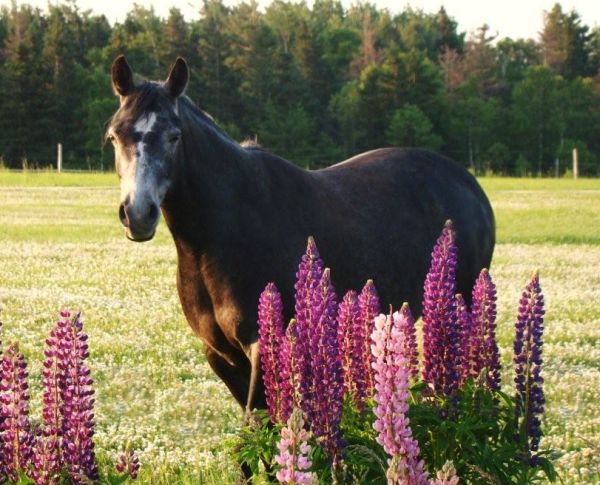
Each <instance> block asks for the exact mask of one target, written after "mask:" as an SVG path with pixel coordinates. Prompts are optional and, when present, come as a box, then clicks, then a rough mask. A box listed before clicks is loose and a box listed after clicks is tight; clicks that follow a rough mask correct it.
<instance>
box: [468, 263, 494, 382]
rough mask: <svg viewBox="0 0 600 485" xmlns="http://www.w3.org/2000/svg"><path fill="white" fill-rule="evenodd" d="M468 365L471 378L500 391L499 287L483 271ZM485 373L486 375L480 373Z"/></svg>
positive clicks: (476, 292) (475, 302)
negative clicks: (497, 312)
mask: <svg viewBox="0 0 600 485" xmlns="http://www.w3.org/2000/svg"><path fill="white" fill-rule="evenodd" d="M467 352H468V355H467V357H466V359H465V360H466V361H467V362H468V366H469V377H473V378H478V377H480V376H481V377H482V378H483V383H484V384H485V385H486V386H487V387H488V388H489V389H493V390H498V389H500V351H499V349H498V343H497V342H496V286H495V285H494V282H493V281H492V277H491V276H490V273H489V271H488V270H487V269H485V268H484V269H482V270H481V273H479V276H478V277H477V280H476V281H475V285H474V286H473V301H472V305H471V320H470V332H469V341H468V349H467ZM482 372H484V375H481V373H482Z"/></svg>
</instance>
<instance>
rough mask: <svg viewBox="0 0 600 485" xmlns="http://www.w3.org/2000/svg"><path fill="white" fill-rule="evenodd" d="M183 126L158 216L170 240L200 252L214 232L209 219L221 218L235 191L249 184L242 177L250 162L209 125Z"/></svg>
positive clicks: (237, 147) (231, 201)
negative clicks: (173, 239)
mask: <svg viewBox="0 0 600 485" xmlns="http://www.w3.org/2000/svg"><path fill="white" fill-rule="evenodd" d="M186 121H187V123H185V124H184V127H183V137H182V147H181V148H180V152H179V156H178V159H179V160H178V163H177V166H176V169H175V172H174V175H173V181H172V186H171V188H170V189H169V192H168V194H167V196H166V197H165V201H164V203H163V213H164V215H165V219H166V221H167V224H168V225H169V228H170V230H171V232H172V234H173V237H174V238H175V239H176V240H178V239H180V240H181V241H182V243H184V244H189V245H192V246H194V247H196V248H200V247H201V246H204V245H206V244H208V242H209V241H207V238H209V237H210V236H211V234H214V232H215V230H216V229H218V228H215V227H214V225H215V223H216V216H215V214H218V213H221V214H223V213H224V212H226V208H227V207H228V206H231V205H232V204H235V200H236V193H237V192H239V190H240V187H241V186H242V185H243V184H244V183H245V182H246V183H251V181H249V180H246V172H247V166H248V164H249V163H252V161H251V160H250V158H251V156H250V155H249V154H248V153H247V152H246V150H244V148H242V147H241V146H239V145H238V144H237V143H235V142H234V141H232V140H231V139H229V138H228V137H227V136H226V135H224V134H222V133H221V132H220V131H219V130H218V128H216V127H214V126H212V124H209V123H208V122H207V124H206V125H202V124H199V123H191V122H190V120H189V118H188V120H186ZM222 223H223V224H227V223H228V221H226V220H224V221H222Z"/></svg>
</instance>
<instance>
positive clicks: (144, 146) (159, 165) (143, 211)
mask: <svg viewBox="0 0 600 485" xmlns="http://www.w3.org/2000/svg"><path fill="white" fill-rule="evenodd" d="M111 75H112V84H113V88H114V90H115V93H116V94H117V95H118V96H119V100H120V103H121V106H120V107H119V109H118V111H117V112H116V113H115V115H114V116H113V118H112V121H111V126H110V128H109V130H108V138H109V139H110V140H111V141H112V143H113V145H114V147H115V167H116V169H117V173H118V174H119V178H120V179H121V204H120V206H119V218H120V219H121V223H122V224H123V226H124V227H125V234H126V235H127V237H128V238H129V239H131V240H133V241H148V240H149V239H152V237H154V233H155V232H156V226H157V224H158V220H159V217H160V209H159V208H160V206H161V204H162V202H163V199H164V197H165V195H166V193H167V191H168V190H169V187H170V185H171V176H172V173H173V171H174V164H175V162H176V159H177V154H178V153H179V152H178V151H179V147H180V145H181V143H180V141H181V122H180V120H179V116H178V110H177V104H178V102H179V99H178V98H179V96H181V94H182V93H183V91H184V90H185V86H186V85H187V82H188V79H189V70H188V67H187V64H186V62H185V61H184V60H183V59H182V58H177V60H176V61H175V63H174V64H173V66H172V67H171V70H170V72H169V75H168V77H167V80H166V81H165V82H164V83H154V82H145V83H142V84H141V85H139V86H136V85H135V83H134V82H133V72H132V71H131V68H130V67H129V64H127V61H126V59H125V57H124V56H119V57H117V58H116V59H115V61H114V62H113V65H112V68H111Z"/></svg>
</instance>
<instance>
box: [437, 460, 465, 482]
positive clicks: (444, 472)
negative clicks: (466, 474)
mask: <svg viewBox="0 0 600 485" xmlns="http://www.w3.org/2000/svg"><path fill="white" fill-rule="evenodd" d="M459 483H460V481H459V478H458V475H457V474H456V468H454V463H452V462H451V461H450V460H448V461H447V462H446V463H444V466H443V467H442V469H441V470H440V471H438V472H437V474H436V478H435V479H434V480H432V481H431V482H430V485H458V484H459Z"/></svg>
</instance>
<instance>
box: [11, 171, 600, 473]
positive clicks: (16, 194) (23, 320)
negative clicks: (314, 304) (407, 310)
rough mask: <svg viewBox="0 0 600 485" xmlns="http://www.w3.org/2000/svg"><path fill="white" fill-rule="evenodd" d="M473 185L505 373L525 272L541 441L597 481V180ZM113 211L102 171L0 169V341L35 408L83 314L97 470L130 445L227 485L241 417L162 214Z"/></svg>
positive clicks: (571, 468)
mask: <svg viewBox="0 0 600 485" xmlns="http://www.w3.org/2000/svg"><path fill="white" fill-rule="evenodd" d="M481 182H482V185H483V186H484V188H485V189H486V191H487V193H488V195H489V197H490V199H491V201H492V205H493V206H494V209H495V212H496V218H497V226H498V245H497V248H496V252H495V256H494V261H493V264H492V271H491V272H492V275H493V277H494V279H495V282H496V283H497V285H498V294H499V312H498V313H499V337H500V343H501V347H502V356H503V360H504V363H505V364H506V365H505V367H508V366H509V362H510V358H511V346H512V335H513V323H514V317H515V314H516V307H517V302H518V298H519V295H520V292H521V291H522V288H523V286H524V285H525V283H526V282H527V280H528V278H529V277H530V275H531V273H532V272H533V271H534V270H536V269H539V271H540V275H541V283H542V288H543V290H544V293H545V296H546V305H547V319H546V331H545V346H544V355H545V368H544V375H545V379H546V391H547V409H548V412H547V414H546V419H545V431H546V437H545V438H544V441H543V444H544V446H545V447H550V448H554V449H556V450H558V451H560V452H561V457H560V458H559V460H558V465H559V470H560V472H561V474H562V476H563V478H564V480H565V483H567V484H591V483H600V464H599V461H598V459H597V455H598V453H599V452H600V449H599V448H600V400H599V399H598V398H597V394H598V384H599V383H600V305H599V304H598V301H599V300H600V271H599V268H600V180H578V181H569V180H532V179H494V178H491V179H483V180H482V181H481ZM117 204H118V187H117V179H116V176H115V175H114V174H108V175H105V174H93V175H90V174H56V173H46V174H44V173H26V174H19V173H7V172H0V318H1V319H2V321H3V322H4V326H3V328H2V330H0V335H1V338H0V340H2V341H3V345H6V344H7V343H8V342H11V341H19V342H20V344H21V349H22V350H23V352H24V353H25V354H26V357H27V358H28V362H29V365H30V373H31V377H32V383H31V384H32V392H31V394H32V399H33V404H34V405H33V409H32V413H33V414H34V415H35V416H39V411H40V405H41V402H40V401H41V396H40V393H39V389H40V368H41V360H42V348H43V347H42V346H43V341H44V338H45V335H46V333H47V331H48V330H49V328H50V327H51V326H52V325H53V323H54V321H55V319H56V315H57V312H58V311H59V310H60V309H61V308H72V309H75V308H81V309H82V311H83V314H84V317H85V321H86V331H87V332H88V333H89V335H90V347H91V357H90V365H91V367H92V372H93V377H94V379H95V381H96V386H95V387H96V392H97V405H96V417H97V419H96V421H97V436H96V441H97V445H98V453H99V455H100V457H101V459H102V461H103V463H105V464H107V463H110V462H111V460H113V459H114V457H115V455H116V453H117V452H118V451H119V450H120V448H121V447H122V446H123V445H125V444H130V445H131V446H133V447H135V448H137V449H139V450H140V457H141V460H142V462H143V466H142V473H141V474H140V478H141V480H140V481H141V483H156V484H175V483H184V484H186V483H189V484H198V483H207V484H227V483H235V474H236V469H235V466H234V465H233V464H232V463H231V460H230V458H229V456H228V455H227V453H225V452H224V451H223V450H224V443H225V442H226V441H227V440H229V439H230V438H231V437H233V436H234V435H235V433H236V430H237V429H238V427H239V425H240V412H239V409H238V408H237V405H236V404H235V403H234V402H233V400H232V399H231V398H230V397H229V395H228V392H227V390H226V389H225V387H224V386H223V385H222V384H221V383H220V382H219V381H218V380H217V379H216V378H215V376H214V375H213V373H212V372H211V370H210V369H209V367H208V365H207V364H206V363H205V361H204V358H203V355H202V351H201V350H202V345H201V344H200V342H199V341H198V340H197V339H196V338H195V337H194V336H193V335H192V332H191V331H190V330H189V329H188V327H187V324H186V322H185V319H184V317H183V315H182V313H181V309H180V307H179V302H178V299H177V296H176V291H175V265H176V261H175V251H174V247H173V244H172V242H171V240H170V235H169V234H168V232H167V230H166V227H165V225H164V223H161V225H160V228H159V231H158V233H157V237H156V238H155V239H154V240H153V241H151V242H149V243H145V244H134V243H131V242H129V241H127V240H126V239H125V237H124V235H123V231H122V229H121V228H120V226H119V222H118V218H117ZM299 256H300V255H299ZM333 271H335V268H333ZM396 303H400V302H396ZM504 377H505V380H504V381H505V383H506V384H508V383H509V381H510V374H509V373H508V372H507V374H506V375H505V376H504ZM105 466H108V465H105Z"/></svg>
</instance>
